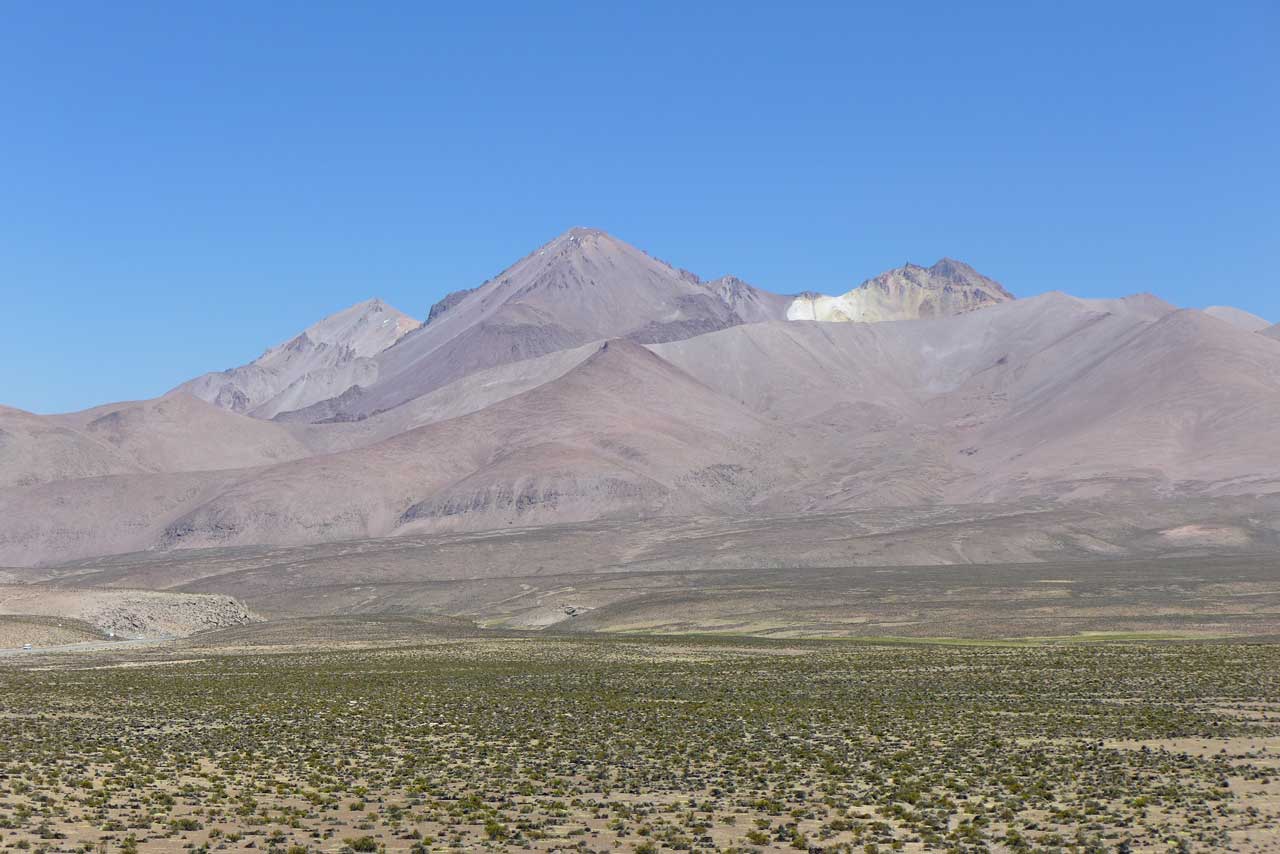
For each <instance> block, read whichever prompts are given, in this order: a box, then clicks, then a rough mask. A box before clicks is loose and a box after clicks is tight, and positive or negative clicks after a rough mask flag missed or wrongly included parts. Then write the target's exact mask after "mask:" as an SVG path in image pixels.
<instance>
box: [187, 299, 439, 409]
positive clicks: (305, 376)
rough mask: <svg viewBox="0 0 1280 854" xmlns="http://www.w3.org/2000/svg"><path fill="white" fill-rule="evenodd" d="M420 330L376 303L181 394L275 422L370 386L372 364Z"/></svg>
mask: <svg viewBox="0 0 1280 854" xmlns="http://www.w3.org/2000/svg"><path fill="white" fill-rule="evenodd" d="M421 325H422V324H421V323H420V322H419V321H417V320H415V319H414V318H412V317H410V316H409V315H407V314H405V313H404V312H402V311H400V310H398V309H396V308H393V307H391V306H390V305H388V304H387V303H386V302H384V301H383V300H381V299H379V298H377V297H374V298H373V299H368V300H364V301H363V302H358V303H356V304H355V305H352V306H348V307H347V308H344V309H342V310H341V311H336V312H334V313H333V314H331V315H329V316H328V317H325V318H324V319H322V320H320V321H318V322H316V323H313V324H312V325H311V326H308V327H307V328H306V329H304V330H303V331H302V332H300V333H298V334H297V335H295V336H293V337H292V338H290V339H289V340H287V341H285V342H284V343H282V344H277V345H276V346H274V347H272V348H270V349H268V350H267V351H266V352H264V353H263V354H262V355H261V356H259V357H258V358H256V359H254V360H253V361H252V362H250V363H248V364H247V365H241V366H239V367H236V368H231V369H229V370H225V371H217V372H215V373H210V374H205V375H203V376H200V377H196V378H195V379H193V380H190V381H188V382H186V383H183V384H182V385H181V386H179V387H178V390H180V391H183V392H186V393H187V394H190V395H192V396H193V397H197V398H199V399H201V400H203V401H206V402H208V403H212V404H213V405H214V406H218V407H220V408H222V409H230V410H233V411H235V412H246V413H251V414H254V415H259V416H263V417H271V416H274V415H276V414H278V413H279V412H282V411H285V410H288V409H296V408H300V407H302V406H307V405H310V404H311V403H315V402H316V401H319V400H325V399H328V398H330V397H336V396H337V395H339V394H341V393H342V392H344V391H346V390H347V389H348V388H350V387H351V386H352V385H354V384H356V383H357V381H364V382H368V381H370V379H371V378H372V377H371V371H373V370H374V369H373V368H372V365H371V364H370V360H371V359H372V358H373V357H374V356H376V355H378V354H379V353H381V352H382V351H383V350H386V349H387V348H388V347H390V346H391V345H392V344H395V343H396V342H397V341H399V340H400V339H401V338H403V337H404V336H406V335H408V334H409V333H410V332H412V331H414V330H415V329H417V328H418V327H420V326H421Z"/></svg>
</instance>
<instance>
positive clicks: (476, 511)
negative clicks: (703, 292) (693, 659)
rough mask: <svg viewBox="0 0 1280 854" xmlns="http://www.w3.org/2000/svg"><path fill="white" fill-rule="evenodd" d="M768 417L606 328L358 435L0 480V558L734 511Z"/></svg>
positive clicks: (767, 437)
mask: <svg viewBox="0 0 1280 854" xmlns="http://www.w3.org/2000/svg"><path fill="white" fill-rule="evenodd" d="M326 426H328V425H326ZM333 426H338V427H344V426H345V425H333ZM776 434H777V430H776V428H774V427H773V426H772V425H769V424H767V423H765V422H764V421H763V420H761V419H760V418H758V417H757V416H756V415H754V414H753V413H751V412H749V411H748V410H746V409H745V408H744V407H742V406H741V405H739V404H737V403H735V402H733V401H730V400H727V399H725V398H723V397H722V396H720V395H718V394H716V393H715V392H714V391H712V390H711V389H709V388H707V387H706V386H705V385H703V384H702V383H700V382H698V381H697V380H695V379H694V378H692V377H690V376H689V375H688V374H686V373H685V372H683V371H681V370H679V369H678V368H676V367H675V366H673V365H671V364H670V363H668V362H666V361H664V360H663V359H660V358H659V357H658V356H656V355H654V354H653V353H652V352H650V351H649V350H647V349H645V348H644V347H642V346H641V345H639V344H636V343H634V342H631V341H628V340H626V339H615V340H613V341H609V342H606V343H603V344H600V345H598V346H597V347H595V348H594V350H593V352H592V353H591V354H590V355H589V356H588V357H586V358H584V359H583V360H582V361H581V362H580V363H579V364H578V365H577V366H576V367H573V368H572V369H570V370H568V371H567V372H566V373H563V374H562V375H561V376H559V377H557V378H555V379H552V380H550V381H548V382H545V383H543V384H542V385H540V386H538V387H536V388H534V389H531V390H529V391H526V392H524V393H521V394H517V395H515V396H514V397H510V398H507V399H505V400H502V401H499V402H497V403H495V404H493V405H491V406H489V407H486V408H484V409H480V410H478V411H475V412H472V413H469V414H466V415H462V416H460V417H456V418H451V419H448V420H444V421H440V422H436V423H432V424H428V425H426V426H423V427H418V428H415V429H411V430H408V431H407V432H404V433H402V434H400V435H397V436H395V437H393V438H391V439H387V440H385V441H382V442H378V443H376V444H372V445H369V446H366V447H360V448H356V449H353V450H348V451H345V452H341V453H335V454H328V455H322V456H315V457H310V458H307V459H300V460H295V461H293V462H287V463H282V464H279V465H275V466H268V467H263V468H253V469H242V470H239V471H234V472H224V471H213V472H201V473H195V474H191V473H173V474H146V475H125V476H121V477H115V478H93V479H89V480H83V481H62V482H59V483H49V484H44V485H42V486H41V487H36V488H32V489H29V490H9V491H6V490H0V519H5V520H6V521H5V524H4V529H3V532H2V534H3V535H0V565H3V564H5V563H10V564H17V563H32V562H36V561H39V560H47V559H49V558H50V557H57V558H58V559H68V558H76V557H86V556H89V555H91V554H95V553H100V552H99V551H98V550H103V549H105V550H106V551H121V550H143V549H152V548H175V547H183V548H186V547H205V546H216V545H233V544H251V543H276V544H298V543H308V542H317V541H328V540H332V539H349V538H352V537H369V536H387V535H389V534H393V533H404V532H411V531H415V530H454V529H460V530H479V529H486V528H502V527H505V526H508V525H523V526H527V525H535V524H547V523H552V522H562V521H580V520H585V519H601V518H604V519H608V518H644V517H648V516H655V515H688V514H695V515H698V514H704V515H705V514H725V513H739V514H740V513H744V512H747V511H748V509H749V508H750V506H751V504H752V502H753V501H754V500H755V498H756V497H757V495H758V494H759V493H761V492H762V491H764V490H766V489H767V487H768V485H769V484H770V483H771V482H772V481H774V480H776V479H777V478H778V477H779V472H778V468H777V464H776V463H775V462H773V461H771V460H770V455H769V454H768V452H767V449H768V448H769V447H770V446H771V445H773V444H776V443H777V442H778V438H777V435H776Z"/></svg>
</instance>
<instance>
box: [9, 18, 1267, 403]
mask: <svg viewBox="0 0 1280 854" xmlns="http://www.w3.org/2000/svg"><path fill="white" fill-rule="evenodd" d="M465 7H477V8H480V4H466V3H453V4H435V3H419V2H403V3H398V2H390V0H384V2H377V3H357V2H348V3H329V2H312V0H308V2H283V0H279V1H278V2H271V3H261V2H230V1H229V0H227V1H226V2H206V3H184V2H179V3H174V2H170V1H169V0H166V2H156V3H134V2H128V0H122V2H119V3H101V2H92V3H91V2H59V3H38V2H29V3H10V4H7V5H6V7H5V12H4V25H3V39H2V47H0V108H2V109H3V113H2V115H3V124H2V125H0V288H2V289H3V300H0V403H4V404H8V405H13V406H19V407H23V408H27V409H33V410H36V411H59V410H67V409H72V408H80V407H84V406H88V405H91V404H95V403H100V402H105V401H109V400H120V399H130V398H139V397H147V396H153V395H156V394H158V393H161V392H163V391H165V390H166V389H168V388H169V387H171V386H173V385H175V384H177V383H178V382H180V381H182V380H184V379H186V378H188V377H190V376H193V375H195V374H198V373H201V372H203V371H205V370H210V369H217V368H224V367H229V366H231V365H234V364H239V363H242V362H244V361H247V360H249V359H251V358H253V357H255V356H256V355H258V354H259V353H260V352H261V351H262V350H263V349H264V348H265V347H267V346H268V345H270V344H273V343H275V342H277V341H279V340H281V339H284V338H287V337H288V336H290V335H292V334H294V333H295V332H296V331H298V330H300V329H301V328H303V327H305V326H307V325H308V324H310V323H311V322H313V321H315V320H317V319H318V318H320V317H321V316H323V315H325V314H327V313H329V312H332V311H334V310H336V309H339V308H342V307H344V306H346V305H348V304H350V303H353V302H356V301H358V300H361V299H364V298H367V297H370V296H381V297H383V298H384V299H386V300H388V301H389V302H391V303H392V304H394V305H396V306H398V307H400V308H402V309H404V310H405V311H408V312H410V313H413V314H415V315H418V316H424V315H425V314H426V312H427V310H428V308H429V307H430V305H431V303H432V302H433V301H434V300H435V299H437V298H438V297H439V296H440V295H442V294H444V293H445V292H447V291H450V290H453V289H456V288H459V287H468V286H473V285H476V284H478V283H479V282H481V281H483V280H484V279H486V278H488V277H489V276H491V275H493V274H494V273H496V272H498V271H499V270H500V269H502V268H503V267H505V266H506V265H507V264H508V263H510V262H512V261H514V260H515V259H517V258H518V257H520V256H522V255H523V254H525V253H526V252H528V251H530V250H531V249H533V248H534V247H536V246H537V245H539V244H540V243H542V242H544V241H546V240H549V239H550V238H552V237H553V236H555V235H556V234H558V233H559V232H561V231H563V230H564V229H565V228H567V227H569V226H572V225H592V226H597V227H600V228H604V229H606V230H608V231H610V232H612V233H614V234H616V235H617V236H619V237H621V238H623V239H625V240H628V241H630V242H632V243H635V244H637V245H639V246H641V247H642V248H645V249H647V250H649V251H650V252H652V253H653V254H655V255H658V256H659V257H662V258H665V259H667V260H669V261H672V262H673V263H677V264H679V265H681V266H684V267H687V268H689V269H692V270H694V271H696V272H698V273H701V274H703V275H706V276H716V275H720V274H723V273H730V272H731V273H734V274H737V275H739V276H742V277H743V278H746V279H748V280H750V281H752V282H754V283H756V284H758V285H761V286H763V287H767V288H771V289H773V290H778V291H796V290H802V289H815V290H822V291H826V292H829V293H831V292H842V291H844V290H847V289H848V288H850V287H852V286H853V285H855V284H856V283H857V282H859V281H860V280H862V279H863V278H865V277H867V276H870V275H873V274H875V273H877V272H879V271H881V270H883V269H885V268H888V267H891V266H896V265H898V264H901V263H903V262H904V261H908V260H910V261H914V262H918V263H931V262H933V261H934V260H935V259H936V258H938V257H939V256H942V255H951V256H954V257H958V258H961V259H965V260H968V261H969V262H970V263H972V264H974V265H975V266H976V267H978V268H979V269H980V270H982V271H983V272H986V273H988V274H989V275H992V276H994V277H996V278H998V279H1000V280H1001V281H1002V282H1004V283H1005V284H1006V285H1007V286H1009V287H1010V288H1011V289H1012V290H1013V291H1014V292H1016V293H1018V294H1020V295H1029V294H1033V293H1037V292H1041V291H1045V290H1055V289H1056V290H1065V291H1068V292H1071V293H1075V294H1078V295H1081V296H1099V295H1121V294H1126V293H1131V292H1135V291H1148V290H1149V291H1153V292H1155V293H1157V294H1159V295H1161V296H1163V297H1165V298H1166V299H1168V300H1170V301H1172V302H1175V303H1178V304H1181V305H1189V306H1202V305H1206V304H1213V303H1229V304H1234V305H1238V306H1240V307H1243V308H1246V309H1249V310H1251V311H1254V312H1256V313H1259V314H1262V315H1264V316H1266V317H1268V318H1270V319H1272V320H1280V264H1278V263H1277V260H1278V259H1277V250H1278V249H1280V106H1278V105H1280V50H1277V48H1276V45H1277V44H1280V4H1277V3H1276V2H1275V0H1259V2H1233V0H1224V2H1220V3H1202V2H1201V3H1180V2H1172V3H1171V2H1150V3H1138V2H1134V3H1116V2H1113V0H1112V2H1105V3H1104V2H1097V3H1094V2H1074V3H1055V2H1031V3H1027V2H1007V3H955V2H945V3H943V2H936V3H931V2H919V3H901V4H890V3H862V4H849V3H830V4H821V5H806V4H790V3H789V4H779V3H770V4H760V5H759V6H755V5H753V4H750V3H742V2H735V3H716V2H702V3H670V4H665V3H634V4H621V3H600V2H591V3H585V2H584V3H571V4H570V3H554V2H542V3H536V4H534V3H512V4H504V3H493V4H490V5H488V6H485V7H483V8H481V9H480V11H475V12H471V11H466V10H465ZM855 7H862V8H855ZM28 354H36V356H35V357H34V358H29V357H28Z"/></svg>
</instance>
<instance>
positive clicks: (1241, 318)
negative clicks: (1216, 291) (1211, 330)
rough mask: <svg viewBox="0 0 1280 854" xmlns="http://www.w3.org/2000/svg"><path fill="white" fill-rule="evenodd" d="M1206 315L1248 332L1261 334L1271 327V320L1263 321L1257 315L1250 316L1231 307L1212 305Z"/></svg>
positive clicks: (1206, 310) (1207, 309)
mask: <svg viewBox="0 0 1280 854" xmlns="http://www.w3.org/2000/svg"><path fill="white" fill-rule="evenodd" d="M1204 313H1205V314H1207V315H1209V316H1210V317H1216V318H1217V319H1218V320H1224V321H1226V322H1227V323H1230V324H1231V325H1232V326H1236V327H1239V328H1240V329H1243V330H1244V331H1246V332H1261V331H1263V330H1264V329H1266V328H1267V327H1269V326H1270V325H1271V321H1270V320H1263V319H1262V318H1261V317H1258V315H1256V314H1250V313H1249V312H1247V311H1245V310H1243V309H1239V308H1233V307H1232V306H1229V305H1211V306H1209V307H1208V308H1206V309H1205V310H1204Z"/></svg>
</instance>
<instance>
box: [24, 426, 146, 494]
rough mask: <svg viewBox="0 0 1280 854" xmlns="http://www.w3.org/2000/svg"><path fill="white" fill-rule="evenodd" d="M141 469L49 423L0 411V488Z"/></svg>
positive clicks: (96, 443) (74, 432)
mask: <svg viewBox="0 0 1280 854" xmlns="http://www.w3.org/2000/svg"><path fill="white" fill-rule="evenodd" d="M142 470H143V469H142V468H141V467H140V466H138V464H137V463H136V462H134V461H133V460H130V459H129V458H128V456H127V455H125V454H122V453H120V452H119V451H118V450H116V449H114V448H111V447H109V446H108V445H104V444H103V443H102V442H99V441H96V440H95V439H93V438H92V437H89V436H86V435H84V434H83V433H81V432H79V431H77V430H74V429H72V428H70V427H67V426H64V425H62V424H59V423H58V422H57V421H55V420H53V419H50V418H48V417H46V416H42V415H36V414H34V413H32V412H25V411H23V410H21V409H11V408H9V407H7V406H0V489H2V488H4V487H26V486H34V485H36V484H40V483H48V482H50V481H55V480H71V479H75V478H86V477H102V476H104V475H110V474H126V473H129V472H140V471H142Z"/></svg>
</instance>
